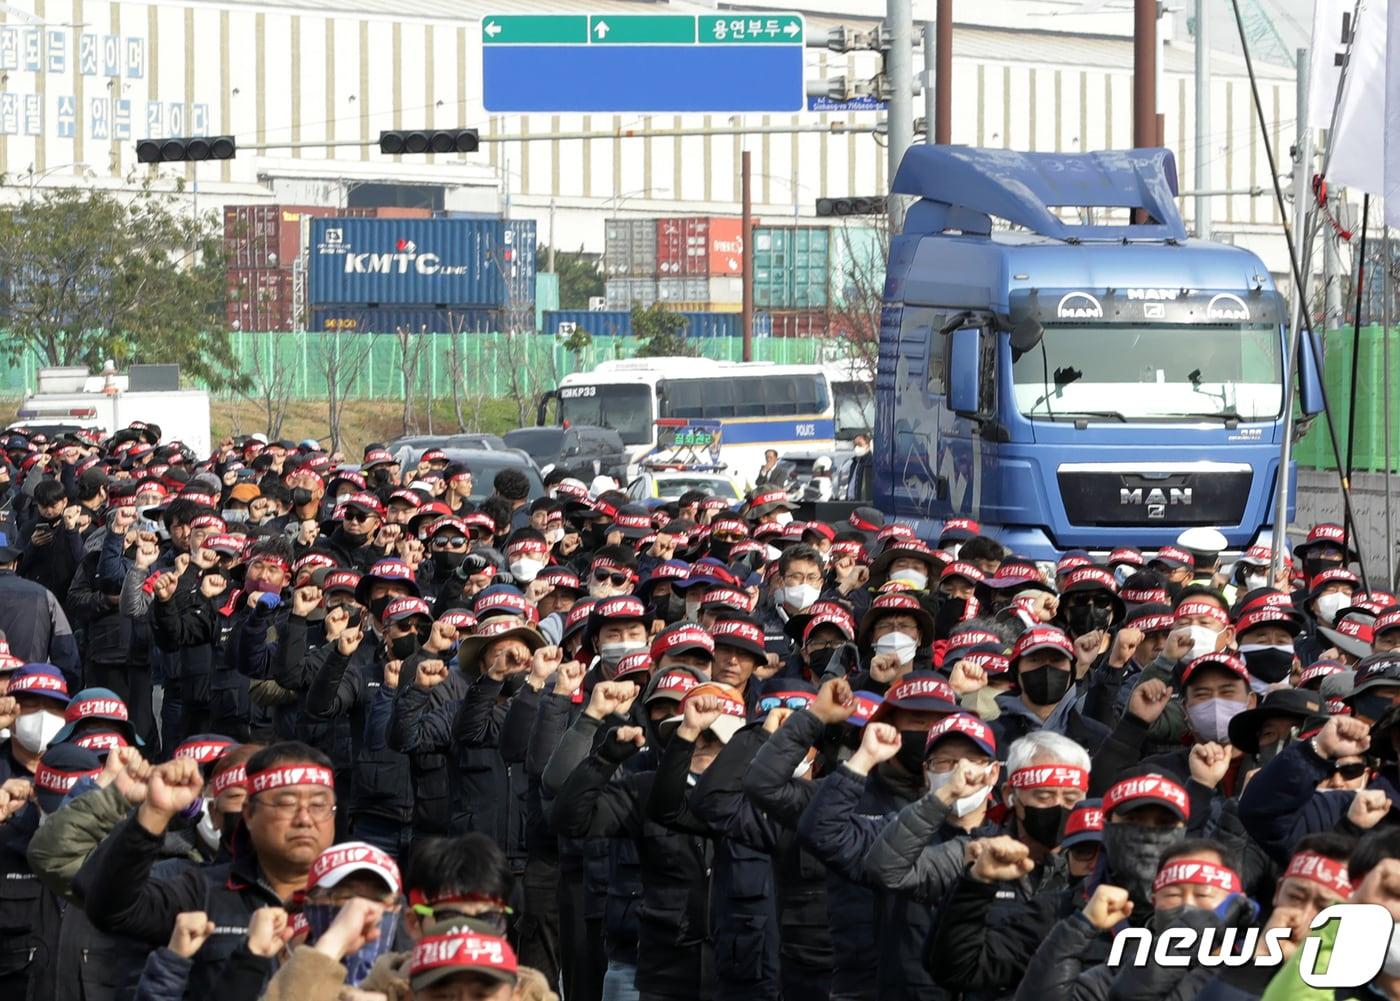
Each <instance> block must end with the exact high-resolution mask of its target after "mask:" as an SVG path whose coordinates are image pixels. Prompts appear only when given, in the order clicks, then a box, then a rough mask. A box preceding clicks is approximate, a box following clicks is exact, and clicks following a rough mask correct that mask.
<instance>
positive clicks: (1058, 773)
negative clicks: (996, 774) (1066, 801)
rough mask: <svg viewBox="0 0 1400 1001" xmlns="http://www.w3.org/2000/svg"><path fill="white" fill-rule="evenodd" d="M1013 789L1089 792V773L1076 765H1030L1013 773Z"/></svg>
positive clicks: (1011, 781)
mask: <svg viewBox="0 0 1400 1001" xmlns="http://www.w3.org/2000/svg"><path fill="white" fill-rule="evenodd" d="M1009 781H1010V784H1011V788H1012V789H1079V790H1081V791H1083V792H1088V791H1089V773H1088V772H1086V771H1085V770H1084V769H1082V768H1076V767H1075V766H1074V765H1028V766H1027V767H1025V768H1018V769H1016V770H1015V771H1014V772H1012V773H1011V778H1010V780H1009Z"/></svg>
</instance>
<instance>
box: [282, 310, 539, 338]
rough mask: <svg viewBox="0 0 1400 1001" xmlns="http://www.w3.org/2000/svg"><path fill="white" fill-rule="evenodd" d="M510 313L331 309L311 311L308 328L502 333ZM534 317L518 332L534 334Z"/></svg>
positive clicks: (526, 319)
mask: <svg viewBox="0 0 1400 1001" xmlns="http://www.w3.org/2000/svg"><path fill="white" fill-rule="evenodd" d="M506 318H507V314H506V311H505V310H501V309H482V308H479V307H464V308H461V309H440V308H437V307H433V306H382V307H379V306H330V307H326V308H317V309H313V310H312V311H311V323H310V324H309V327H310V329H311V330H315V331H334V332H340V333H354V334H393V333H397V332H398V331H399V330H409V331H414V332H418V331H422V332H426V333H430V334H494V333H502V332H504V331H506V330H507V329H508V328H507V326H506ZM534 327H535V320H534V315H533V314H530V315H529V316H528V317H525V318H524V323H523V325H517V327H516V328H515V329H517V330H528V331H533V330H534Z"/></svg>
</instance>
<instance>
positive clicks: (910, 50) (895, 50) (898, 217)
mask: <svg viewBox="0 0 1400 1001" xmlns="http://www.w3.org/2000/svg"><path fill="white" fill-rule="evenodd" d="M885 11H886V19H887V20H888V22H889V26H890V49H889V52H888V53H887V54H886V56H885V75H886V83H887V84H888V86H889V93H890V110H889V112H888V113H887V114H886V115H885V124H886V126H887V128H888V133H887V138H888V140H889V148H888V153H889V185H890V188H891V190H893V187H894V175H895V173H896V172H898V170H899V164H900V161H901V160H903V159H904V153H905V151H906V150H907V149H909V147H910V146H911V145H912V144H913V142H914V4H913V0H886V6H885ZM889 208H890V232H891V233H898V232H899V231H900V230H902V229H903V228H904V200H903V199H902V198H900V197H899V196H898V195H895V194H891V195H890V200H889Z"/></svg>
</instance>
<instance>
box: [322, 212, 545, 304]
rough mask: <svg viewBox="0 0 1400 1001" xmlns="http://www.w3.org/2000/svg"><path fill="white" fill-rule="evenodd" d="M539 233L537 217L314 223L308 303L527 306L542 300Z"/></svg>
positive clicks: (325, 220)
mask: <svg viewBox="0 0 1400 1001" xmlns="http://www.w3.org/2000/svg"><path fill="white" fill-rule="evenodd" d="M534 229H535V224H534V222H533V221H530V220H511V221H506V220H501V219H313V220H312V224H311V242H310V246H309V247H308V248H307V252H306V256H307V260H308V264H307V267H308V276H309V285H310V288H309V290H308V298H309V301H310V303H311V304H312V305H313V306H380V305H398V306H485V307H490V308H495V307H500V306H504V305H507V304H508V303H509V302H511V300H512V299H514V301H515V303H516V304H519V305H525V304H527V303H530V302H533V301H534V291H533V289H534V283H535V244H534ZM521 246H528V254H526V253H524V252H523V251H521V250H520V249H519V248H520V247H521ZM517 292H518V293H520V294H518V295H517V294H516V293H517ZM522 299H523V301H522Z"/></svg>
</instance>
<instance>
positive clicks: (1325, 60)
mask: <svg viewBox="0 0 1400 1001" xmlns="http://www.w3.org/2000/svg"><path fill="white" fill-rule="evenodd" d="M1355 9H1356V0H1317V3H1316V6H1314V7H1313V33H1312V49H1311V50H1310V52H1309V58H1308V126H1309V127H1310V128H1314V129H1330V128H1331V127H1332V108H1333V106H1334V105H1335V103H1336V100H1337V84H1338V83H1339V82H1340V81H1341V79H1342V62H1343V61H1344V60H1345V59H1346V56H1347V40H1348V39H1349V38H1351V18H1352V13H1353V11H1354V10H1355Z"/></svg>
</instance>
